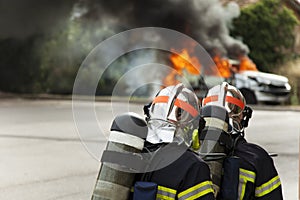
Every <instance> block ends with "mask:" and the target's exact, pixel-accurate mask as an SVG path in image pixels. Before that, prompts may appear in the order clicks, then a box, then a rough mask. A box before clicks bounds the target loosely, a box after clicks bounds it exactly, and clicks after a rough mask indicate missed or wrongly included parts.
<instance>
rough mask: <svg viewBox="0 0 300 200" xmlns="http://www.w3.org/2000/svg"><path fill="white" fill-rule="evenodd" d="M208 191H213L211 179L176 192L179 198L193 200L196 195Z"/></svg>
mask: <svg viewBox="0 0 300 200" xmlns="http://www.w3.org/2000/svg"><path fill="white" fill-rule="evenodd" d="M210 192H212V193H213V192H214V190H213V189H212V182H211V181H204V182H202V183H199V184H197V185H195V186H193V187H191V188H189V189H187V190H185V191H183V192H181V193H179V194H178V199H179V200H183V199H184V200H193V199H196V198H198V197H201V196H204V195H206V194H208V193H210Z"/></svg>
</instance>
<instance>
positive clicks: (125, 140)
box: [108, 131, 144, 150]
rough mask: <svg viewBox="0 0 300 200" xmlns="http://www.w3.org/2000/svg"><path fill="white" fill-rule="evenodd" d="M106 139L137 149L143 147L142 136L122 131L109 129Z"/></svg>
mask: <svg viewBox="0 0 300 200" xmlns="http://www.w3.org/2000/svg"><path fill="white" fill-rule="evenodd" d="M108 141H110V142H116V143H120V144H125V145H128V146H131V147H134V148H136V149H139V150H142V149H143V148H144V140H143V139H142V138H139V137H136V136H133V135H130V134H126V133H122V132H120V131H110V135H109V139H108Z"/></svg>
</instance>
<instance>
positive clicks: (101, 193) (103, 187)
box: [93, 180, 130, 200]
mask: <svg viewBox="0 0 300 200" xmlns="http://www.w3.org/2000/svg"><path fill="white" fill-rule="evenodd" d="M129 192H130V188H127V187H124V186H122V185H118V184H115V183H112V182H107V181H103V180H98V181H97V184H96V187H95V190H94V194H93V196H95V197H99V198H107V199H118V200H126V199H127V197H128V195H129Z"/></svg>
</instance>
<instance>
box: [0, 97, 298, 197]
mask: <svg viewBox="0 0 300 200" xmlns="http://www.w3.org/2000/svg"><path fill="white" fill-rule="evenodd" d="M84 104H85V103H83V105H84ZM95 105H96V109H95V110H96V115H97V120H98V122H99V124H100V126H101V128H102V130H103V131H104V132H106V133H108V132H107V130H109V127H110V124H111V121H112V118H113V116H114V115H115V114H117V113H118V112H123V111H125V110H126V109H127V110H129V111H132V112H137V113H139V114H142V104H133V105H130V106H128V105H127V104H125V103H115V104H114V109H113V110H114V114H113V113H112V108H111V103H109V102H97V103H96V104H95ZM83 107H84V106H83ZM121 108H122V109H121ZM124 108H125V110H124ZM299 119H300V112H291V111H263V110H254V114H253V118H252V120H251V122H250V127H249V128H248V129H247V132H246V136H247V139H248V141H251V142H254V143H258V144H260V145H261V146H263V147H264V148H265V149H266V150H268V151H269V152H275V153H277V154H278V155H279V156H278V157H276V158H274V161H275V164H276V166H277V169H278V171H279V174H280V177H281V180H282V185H283V189H284V196H285V199H288V200H296V199H298V174H299V173H298V171H299V170H298V160H299V159H298V149H299V146H298V144H299V133H300V123H299ZM104 134H105V133H104ZM101 137H102V139H101V140H97V141H93V139H92V138H91V140H90V142H91V143H93V144H96V145H97V146H99V147H100V148H101V149H103V148H104V147H105V143H106V142H105V136H104V135H102V136H101ZM94 157H95V156H93V155H91V154H90V153H89V152H88V151H87V148H86V147H85V146H84V145H83V144H82V143H81V141H80V139H79V135H78V132H77V129H76V126H75V123H74V120H73V114H72V103H71V102H70V101H52V100H43V101H38V100H22V99H1V100H0V158H1V159H0V199H1V200H11V199H14V200H41V199H43V200H60V199H61V200H62V199H63V200H74V199H76V200H77V199H82V200H87V199H90V197H91V194H92V191H93V188H94V184H95V181H96V177H97V174H98V169H99V166H100V163H99V162H98V160H97V159H95V158H94Z"/></svg>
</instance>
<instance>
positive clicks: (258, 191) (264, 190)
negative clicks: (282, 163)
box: [255, 176, 281, 197]
mask: <svg viewBox="0 0 300 200" xmlns="http://www.w3.org/2000/svg"><path fill="white" fill-rule="evenodd" d="M280 185H281V183H280V179H279V176H275V177H274V178H272V179H271V180H269V181H268V182H266V183H264V184H262V185H261V186H259V187H256V188H255V196H256V197H262V196H264V195H266V194H268V193H270V192H272V191H273V190H275V189H276V188H278V187H279V186H280Z"/></svg>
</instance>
